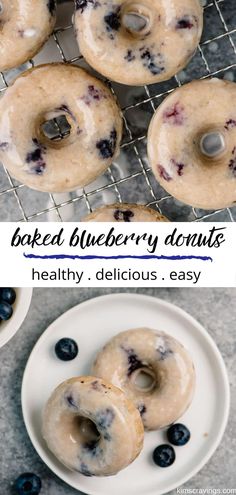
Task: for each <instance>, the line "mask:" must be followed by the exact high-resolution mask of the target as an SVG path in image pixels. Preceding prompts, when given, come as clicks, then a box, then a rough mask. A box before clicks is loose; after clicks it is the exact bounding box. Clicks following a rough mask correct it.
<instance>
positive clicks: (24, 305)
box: [0, 287, 33, 349]
mask: <svg viewBox="0 0 236 495" xmlns="http://www.w3.org/2000/svg"><path fill="white" fill-rule="evenodd" d="M15 289H16V291H17V294H16V297H17V300H16V308H15V309H14V312H13V316H12V318H11V319H10V320H7V321H6V327H5V328H3V329H2V330H0V332H1V331H2V332H3V333H2V335H1V336H0V349H2V347H4V346H5V345H6V344H7V343H8V342H9V341H10V340H11V339H12V338H13V337H14V336H15V335H16V333H17V332H18V331H19V330H20V328H21V326H22V324H23V322H24V320H25V319H26V316H27V314H28V312H29V310H30V305H31V300H32V296H33V288H32V287H20V288H19V287H16V288H15ZM9 327H10V328H9Z"/></svg>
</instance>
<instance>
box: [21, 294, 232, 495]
mask: <svg viewBox="0 0 236 495" xmlns="http://www.w3.org/2000/svg"><path fill="white" fill-rule="evenodd" d="M141 326H147V327H150V328H156V329H160V330H164V331H166V332H167V333H169V334H171V335H173V336H174V337H176V338H177V339H179V340H180V341H181V342H182V343H183V344H184V345H185V346H186V347H187V348H188V349H189V351H190V353H191V355H192V358H193V361H194V364H195V367H196V375H197V385H196V393H195V396H194V400H193V402H192V405H191V406H190V408H189V410H188V411H187V412H186V413H185V415H184V416H183V417H182V418H181V421H183V423H185V424H186V425H187V426H188V427H189V428H190V430H191V434H192V436H191V441H190V442H189V443H188V444H187V445H186V446H184V447H176V454H177V455H176V461H175V463H174V464H173V465H172V466H171V467H169V468H166V469H163V468H159V467H157V466H155V465H154V464H153V462H152V460H151V458H152V451H153V450H154V448H155V447H156V446H157V445H158V444H160V443H162V442H163V440H164V439H165V432H164V431H162V432H150V433H146V434H145V443H144V449H143V451H142V453H141V455H140V456H139V457H138V459H137V460H136V461H134V463H133V464H131V465H130V466H129V467H128V468H126V469H125V470H123V471H121V472H120V473H119V474H118V475H116V476H113V477H109V478H86V477H84V476H82V475H80V474H78V473H74V472H71V471H69V470H68V469H67V468H65V467H64V466H63V465H61V464H60V463H59V462H58V461H57V459H56V458H55V457H54V456H53V455H52V454H51V453H50V452H49V450H48V449H47V447H46V445H45V442H44V440H43V439H42V436H41V414H42V409H43V407H44V404H45V403H46V401H47V399H48V397H49V395H50V394H51V392H52V390H53V389H54V388H55V387H56V386H57V385H58V384H59V383H60V382H62V381H63V380H65V379H67V378H69V377H72V376H76V375H83V374H89V369H90V365H91V363H92V361H93V358H94V356H95V354H96V352H97V351H98V349H100V348H101V347H102V346H103V344H104V343H105V342H106V341H107V340H108V339H110V338H111V337H112V336H113V335H115V334H117V333H118V332H120V331H122V330H126V329H129V328H135V327H141ZM65 336H67V337H72V338H73V339H75V340H76V341H77V343H78V345H79V349H80V352H79V356H78V358H76V359H75V360H74V361H69V362H62V361H60V360H59V359H57V358H56V357H55V355H54V352H53V349H54V346H55V344H56V342H57V341H58V340H59V339H60V338H62V337H65ZM219 398H220V400H219ZM22 408H23V415H24V421H25V425H26V428H27V430H28V434H29V436H30V438H31V441H32V443H33V445H34V447H35V449H36V450H37V452H38V454H39V455H40V457H41V458H42V459H43V461H44V462H45V463H46V464H47V466H48V467H49V468H50V469H51V470H52V471H53V472H54V473H55V474H57V476H59V477H60V478H61V479H62V480H64V481H65V482H66V483H68V484H69V485H71V486H72V487H74V488H76V489H77V490H81V491H83V492H85V493H87V494H90V495H111V493H112V495H120V494H121V493H128V494H129V495H158V494H162V493H166V492H168V491H170V490H172V489H174V488H176V487H177V486H179V485H181V484H182V483H184V482H185V481H187V480H188V479H189V478H191V477H192V476H193V475H194V474H196V473H197V471H199V469H201V468H202V467H203V466H204V464H205V463H206V462H207V461H208V460H209V458H210V457H211V455H212V454H213V452H214V451H215V449H216V447H217V446H218V444H219V443H220V440H221V438H222V435H223V432H224V429H225V426H226V423H227V418H228V412H229V384H228V379H227V373H226V369H225V365H224V362H223V359H222V357H221V355H220V353H219V351H218V349H217V347H216V345H215V343H214V342H213V340H212V339H211V337H210V336H209V334H208V333H207V332H206V330H204V328H203V327H202V326H201V325H200V324H199V323H198V322H197V321H196V320H194V319H193V318H192V317H191V316H190V315H188V314H187V313H185V312H184V311H183V310H181V309H180V308H178V307H176V306H174V305H173V304H170V303H168V302H166V301H162V300H160V299H156V298H154V297H149V296H144V295H136V294H112V295H108V296H101V297H97V298H95V299H91V300H89V301H86V302H84V303H82V304H79V305H78V306H75V307H74V308H72V309H71V310H69V311H67V312H66V313H64V314H63V315H62V316H61V317H60V318H58V319H57V320H56V321H55V322H54V323H53V324H52V325H50V327H49V328H48V329H47V330H46V331H45V332H44V333H43V335H42V336H41V337H40V339H39V341H38V342H37V344H36V345H35V347H34V349H33V351H32V353H31V356H30V358H29V361H28V363H27V366H26V369H25V374H24V378H23V384H22Z"/></svg>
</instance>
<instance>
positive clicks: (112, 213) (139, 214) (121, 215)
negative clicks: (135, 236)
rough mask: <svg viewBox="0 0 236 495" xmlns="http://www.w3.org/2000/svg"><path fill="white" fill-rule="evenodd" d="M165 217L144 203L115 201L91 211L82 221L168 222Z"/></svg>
mask: <svg viewBox="0 0 236 495" xmlns="http://www.w3.org/2000/svg"><path fill="white" fill-rule="evenodd" d="M168 221H169V220H167V218H166V217H164V216H163V215H161V214H160V213H158V211H156V210H152V208H148V207H147V206H144V205H135V204H128V203H115V204H113V205H106V206H102V207H101V208H98V209H97V210H95V211H93V212H92V213H90V214H89V215H87V216H86V217H85V218H83V220H82V222H168Z"/></svg>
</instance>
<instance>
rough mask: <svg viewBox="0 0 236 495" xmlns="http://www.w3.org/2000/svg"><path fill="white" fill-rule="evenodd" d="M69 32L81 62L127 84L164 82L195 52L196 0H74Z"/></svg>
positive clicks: (197, 36) (200, 18)
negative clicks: (73, 28)
mask: <svg viewBox="0 0 236 495" xmlns="http://www.w3.org/2000/svg"><path fill="white" fill-rule="evenodd" d="M75 4H76V11H75V18H74V23H75V30H76V36H77V40H78V44H79V48H80V51H81V53H82V54H83V56H84V57H85V59H86V60H87V62H88V63H89V64H90V65H91V66H92V67H94V68H95V69H96V70H97V71H98V72H100V73H101V74H103V75H104V76H106V77H108V78H109V79H111V80H113V81H117V82H120V83H123V84H129V85H136V86H138V85H142V84H152V83H155V82H159V81H164V80H167V79H169V78H170V77H172V76H173V75H174V74H176V73H177V72H178V71H179V70H181V69H182V68H183V67H184V66H185V65H186V64H187V63H188V61H189V60H190V59H191V58H192V56H193V55H194V53H195V50H196V47H197V45H198V42H199V40H200V37H201V33H202V24H203V16H202V8H201V6H200V2H199V0H187V1H185V0H154V1H153V0H137V1H135V0H108V1H107V0H76V1H75Z"/></svg>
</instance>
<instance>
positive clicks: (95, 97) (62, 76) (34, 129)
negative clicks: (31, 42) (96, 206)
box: [0, 63, 122, 192]
mask: <svg viewBox="0 0 236 495" xmlns="http://www.w3.org/2000/svg"><path fill="white" fill-rule="evenodd" d="M59 116H65V117H66V119H67V122H68V123H69V125H70V134H69V136H68V137H66V138H64V139H61V140H60V141H53V140H51V139H50V138H48V137H47V136H46V135H45V134H44V133H43V130H42V126H43V125H44V124H45V122H47V121H49V120H52V119H53V118H55V117H59ZM6 123H7V125H6ZM121 133H122V120H121V113H120V110H119V108H118V106H117V104H116V101H115V99H114V97H113V96H112V94H111V92H110V91H109V89H108V88H107V87H106V86H105V84H104V83H102V82H101V81H99V80H98V79H95V78H94V77H92V76H91V75H89V74H88V73H87V72H86V71H85V70H83V69H81V68H79V67H76V66H73V65H66V64H62V63H61V64H60V63H59V64H47V65H41V66H38V67H36V68H35V69H32V70H30V71H27V72H25V73H24V74H23V75H21V76H20V77H18V78H17V79H16V81H15V82H14V84H13V86H11V87H9V88H8V90H7V91H6V93H5V94H4V96H3V98H2V99H1V100H0V159H1V160H2V162H3V164H4V165H5V166H6V168H7V169H8V170H9V172H10V173H11V174H12V176H13V177H15V178H16V179H17V180H19V181H20V182H23V183H24V184H26V185H27V186H29V187H32V188H33V189H37V190H39V191H47V192H63V191H72V190H74V189H76V188H77V187H83V186H85V185H86V184H88V183H89V182H91V181H92V180H94V179H95V178H96V177H97V176H98V175H100V174H102V173H103V172H104V171H105V170H106V169H107V168H108V167H109V166H110V165H111V162H112V160H113V158H114V157H115V156H116V155H117V153H118V151H119V144H120V139H121Z"/></svg>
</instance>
